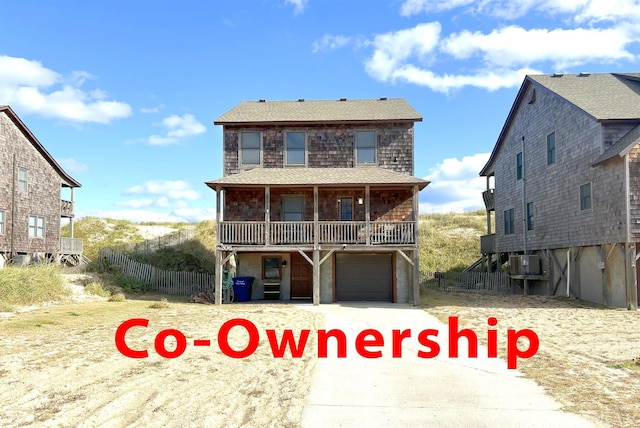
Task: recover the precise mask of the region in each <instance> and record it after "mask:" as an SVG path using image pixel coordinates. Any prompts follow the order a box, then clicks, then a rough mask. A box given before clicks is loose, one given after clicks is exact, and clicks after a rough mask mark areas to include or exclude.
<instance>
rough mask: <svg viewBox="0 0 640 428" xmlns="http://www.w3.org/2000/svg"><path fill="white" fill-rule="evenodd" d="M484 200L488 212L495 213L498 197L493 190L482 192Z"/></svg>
mask: <svg viewBox="0 0 640 428" xmlns="http://www.w3.org/2000/svg"><path fill="white" fill-rule="evenodd" d="M482 199H483V200H484V206H485V208H486V210H487V211H493V210H495V209H496V195H495V193H494V191H493V189H489V190H485V191H484V192H482Z"/></svg>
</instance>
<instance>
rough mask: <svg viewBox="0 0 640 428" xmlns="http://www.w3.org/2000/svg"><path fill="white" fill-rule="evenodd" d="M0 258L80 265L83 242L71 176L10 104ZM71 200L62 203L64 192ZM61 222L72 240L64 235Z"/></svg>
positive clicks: (0, 133) (0, 153)
mask: <svg viewBox="0 0 640 428" xmlns="http://www.w3.org/2000/svg"><path fill="white" fill-rule="evenodd" d="M0 167H1V168H0V257H1V258H2V259H3V262H4V261H6V260H9V259H15V260H19V261H25V260H29V259H30V258H32V257H34V256H35V258H38V259H41V258H49V259H57V260H60V261H62V262H65V263H71V264H77V263H78V262H79V261H80V260H81V257H82V240H81V239H76V238H74V237H73V216H74V212H73V204H74V201H73V190H74V188H76V187H80V183H78V182H77V181H76V180H74V179H73V178H72V177H71V176H70V175H69V174H67V173H66V172H65V171H64V170H63V169H62V168H61V167H60V165H59V164H58V163H57V162H56V161H55V159H53V157H52V156H51V155H50V154H49V152H47V150H45V148H44V147H43V146H42V144H41V143H40V142H39V141H38V139H37V138H36V137H35V136H34V135H33V134H32V133H31V131H29V129H28V128H27V126H26V125H25V124H24V123H23V122H22V120H20V118H19V117H18V116H17V115H16V113H15V112H14V111H13V110H12V109H11V107H9V106H0ZM63 191H65V192H66V193H67V194H68V196H67V198H66V199H62V192H63ZM62 218H68V219H70V220H69V221H71V225H72V227H71V236H70V237H60V222H61V219H62Z"/></svg>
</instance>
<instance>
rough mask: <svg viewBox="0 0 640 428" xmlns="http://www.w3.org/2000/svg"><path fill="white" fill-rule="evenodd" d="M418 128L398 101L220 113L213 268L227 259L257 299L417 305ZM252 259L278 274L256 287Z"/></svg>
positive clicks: (291, 104) (258, 273) (421, 183)
mask: <svg viewBox="0 0 640 428" xmlns="http://www.w3.org/2000/svg"><path fill="white" fill-rule="evenodd" d="M421 120H422V117H421V116H420V114H419V113H418V112H416V111H415V110H414V109H413V107H411V106H410V105H409V104H408V103H407V102H406V101H405V100H403V99H399V98H391V99H387V98H380V99H369V100H346V99H340V100H324V101H317V100H316V101H313V100H312V101H306V100H302V99H301V100H298V101H265V100H259V101H245V102H243V103H240V104H238V105H237V106H236V107H234V108H233V109H231V110H229V111H228V112H226V113H224V114H223V115H222V116H220V117H219V118H218V119H216V120H215V121H214V123H215V124H216V125H222V138H223V157H224V159H223V170H224V176H223V177H222V178H220V179H217V180H212V181H208V182H206V185H207V186H209V187H210V188H211V189H213V190H215V192H216V202H217V205H218V209H217V211H216V220H217V227H218V239H219V244H218V247H217V250H216V263H217V264H218V266H221V265H222V264H224V263H225V261H226V260H228V259H229V257H231V256H232V255H234V254H235V255H236V256H237V258H238V260H237V263H238V275H239V276H243V275H245V276H253V277H255V282H254V284H253V293H252V298H257V299H261V298H265V299H267V298H273V299H279V300H283V299H284V300H286V299H290V298H307V299H310V300H312V301H313V303H314V304H318V303H321V302H322V303H330V302H334V301H336V300H354V299H355V300H384V301H393V302H403V303H406V302H409V301H410V300H413V302H414V303H416V304H418V303H419V299H420V290H419V273H418V266H419V250H418V239H417V233H418V206H419V204H418V193H419V191H420V190H422V189H423V188H424V187H426V186H427V185H428V184H429V183H428V181H426V180H423V179H420V178H416V177H413V171H414V149H413V145H414V123H415V122H419V121H421ZM264 260H271V262H270V263H271V264H274V263H275V264H277V265H278V266H280V267H281V269H280V268H279V271H280V275H281V276H280V277H279V278H276V279H275V280H273V278H270V279H271V281H266V280H265V278H264V274H263V272H264V266H263V263H265V262H264ZM356 272H357V273H358V274H354V273H356ZM378 272H379V273H380V274H378ZM363 275H364V276H363ZM216 281H217V284H218V286H219V287H218V289H219V288H220V287H221V282H220V279H219V278H218V279H216ZM410 290H412V293H411V292H410ZM220 299H221V297H220V294H218V296H217V297H216V302H217V303H220Z"/></svg>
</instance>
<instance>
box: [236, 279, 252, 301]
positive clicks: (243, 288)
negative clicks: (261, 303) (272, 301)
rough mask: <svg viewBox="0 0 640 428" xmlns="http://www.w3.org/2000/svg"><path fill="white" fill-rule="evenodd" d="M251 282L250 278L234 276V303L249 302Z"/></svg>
mask: <svg viewBox="0 0 640 428" xmlns="http://www.w3.org/2000/svg"><path fill="white" fill-rule="evenodd" d="M253 280H254V278H253V277H252V276H236V277H234V278H233V294H234V296H235V297H234V300H235V301H236V302H248V301H249V300H251V291H252V285H253Z"/></svg>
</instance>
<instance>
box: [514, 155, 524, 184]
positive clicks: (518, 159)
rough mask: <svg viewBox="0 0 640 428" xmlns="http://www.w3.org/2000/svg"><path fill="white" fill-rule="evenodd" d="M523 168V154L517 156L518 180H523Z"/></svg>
mask: <svg viewBox="0 0 640 428" xmlns="http://www.w3.org/2000/svg"><path fill="white" fill-rule="evenodd" d="M522 175H523V167H522V152H520V153H518V154H517V155H516V179H518V180H522Z"/></svg>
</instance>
